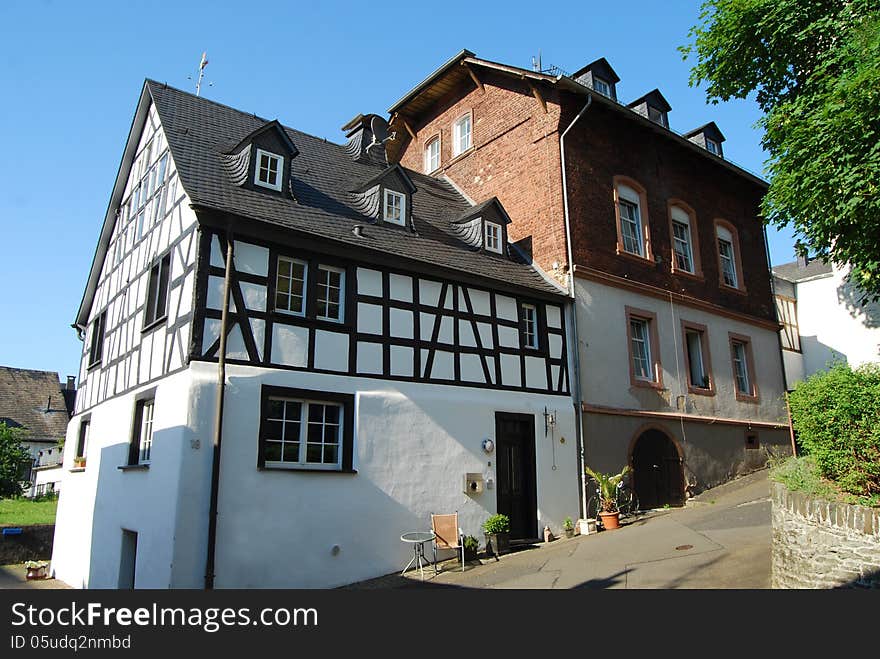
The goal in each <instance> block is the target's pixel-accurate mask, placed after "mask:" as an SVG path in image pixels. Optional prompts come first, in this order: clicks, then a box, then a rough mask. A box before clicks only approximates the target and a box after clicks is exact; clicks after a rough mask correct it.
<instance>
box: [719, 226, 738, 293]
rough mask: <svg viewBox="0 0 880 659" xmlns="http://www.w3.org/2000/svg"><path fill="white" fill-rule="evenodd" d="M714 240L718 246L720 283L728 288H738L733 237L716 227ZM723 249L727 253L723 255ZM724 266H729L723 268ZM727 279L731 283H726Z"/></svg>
mask: <svg viewBox="0 0 880 659" xmlns="http://www.w3.org/2000/svg"><path fill="white" fill-rule="evenodd" d="M715 240H716V241H717V245H718V261H719V263H720V265H721V281H722V283H723V284H724V285H725V286H728V287H730V288H739V272H737V270H736V245H735V243H734V239H733V235H732V234H731V233H730V232H729V231H728V230H727V229H725V228H724V227H720V226H719V227H716V229H715ZM725 247H726V248H727V250H729V253H725V251H726V250H725ZM725 265H727V266H729V269H728V268H725ZM728 275H729V278H730V279H731V280H732V282H733V283H730V282H729V281H728Z"/></svg>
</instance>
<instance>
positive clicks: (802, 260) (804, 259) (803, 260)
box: [797, 254, 810, 268]
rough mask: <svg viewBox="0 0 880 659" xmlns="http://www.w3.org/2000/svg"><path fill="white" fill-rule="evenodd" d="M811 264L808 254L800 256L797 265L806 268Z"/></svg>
mask: <svg viewBox="0 0 880 659" xmlns="http://www.w3.org/2000/svg"><path fill="white" fill-rule="evenodd" d="M809 263H810V257H809V256H808V255H807V254H798V257H797V264H798V267H799V268H806V267H807V265H809Z"/></svg>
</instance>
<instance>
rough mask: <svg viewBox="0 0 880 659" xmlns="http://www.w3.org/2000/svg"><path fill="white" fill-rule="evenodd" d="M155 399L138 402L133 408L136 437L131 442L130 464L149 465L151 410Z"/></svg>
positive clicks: (151, 443) (151, 429)
mask: <svg viewBox="0 0 880 659" xmlns="http://www.w3.org/2000/svg"><path fill="white" fill-rule="evenodd" d="M155 402H156V401H155V399H154V398H148V399H144V400H139V401H138V402H137V405H136V407H135V415H136V426H135V432H136V435H135V437H134V440H133V442H132V444H133V449H134V450H133V455H132V457H133V458H134V459H133V460H131V464H149V462H150V454H151V453H152V450H153V408H154V407H155Z"/></svg>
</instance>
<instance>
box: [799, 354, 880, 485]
mask: <svg viewBox="0 0 880 659" xmlns="http://www.w3.org/2000/svg"><path fill="white" fill-rule="evenodd" d="M789 406H790V408H791V418H792V425H793V426H794V429H795V431H796V432H797V436H798V443H799V444H800V446H801V448H802V449H803V451H804V452H805V453H806V454H807V455H809V456H811V458H813V459H814V460H815V464H816V466H817V467H818V470H819V474H820V475H821V476H824V477H825V478H828V479H830V480H832V481H834V482H835V483H836V484H837V485H839V486H840V488H841V489H842V490H844V491H845V492H849V493H851V494H855V495H859V496H867V497H871V496H873V495H876V494H878V493H880V365H878V364H867V365H864V366H862V367H859V368H857V369H852V368H850V367H849V366H848V365H847V364H836V365H834V366H833V367H832V368H831V369H830V370H828V371H825V372H820V373H816V374H815V375H813V376H811V377H810V378H808V379H807V380H805V381H803V382H800V383H798V385H797V386H796V387H795V389H794V391H792V392H791V393H790V394H789Z"/></svg>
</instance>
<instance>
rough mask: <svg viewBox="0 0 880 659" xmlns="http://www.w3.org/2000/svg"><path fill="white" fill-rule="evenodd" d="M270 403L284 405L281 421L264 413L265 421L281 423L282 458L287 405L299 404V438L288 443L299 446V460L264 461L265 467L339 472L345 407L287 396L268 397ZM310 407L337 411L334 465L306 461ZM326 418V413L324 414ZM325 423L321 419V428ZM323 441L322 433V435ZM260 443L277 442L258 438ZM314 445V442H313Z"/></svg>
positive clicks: (322, 453) (343, 441) (332, 402)
mask: <svg viewBox="0 0 880 659" xmlns="http://www.w3.org/2000/svg"><path fill="white" fill-rule="evenodd" d="M269 400H270V401H273V400H275V401H282V402H283V403H285V404H284V405H283V408H282V409H283V412H282V418H281V419H274V418H272V417H270V416H268V414H269V413H268V411H267V412H266V414H267V416H266V417H265V419H266V420H267V421H281V430H282V437H281V444H282V454H281V456H282V458H283V457H284V453H283V451H284V449H283V446H284V443H285V441H284V440H285V437H284V433H285V432H286V430H287V428H286V423H285V420H286V414H287V405H286V404H287V403H299V404H300V418H299V437H298V438H297V439H296V440H295V442H294V441H291V442H290V443H298V444H299V460H297V461H295V462H294V461H292V460H266V461H265V465H264V466H266V467H269V468H274V469H314V470H316V471H340V470H341V469H342V451H343V449H344V443H345V405H344V404H342V403H339V402H335V401H328V400H309V399H304V398H291V397H287V396H269ZM311 405H322V406H324V407H325V408H326V407H328V406H332V407H336V408H338V409H339V424H338V425H337V431H336V432H337V434H336V447H337V449H336V463H335V464H330V463H325V462H309V461H308V459H307V458H308V443H309V442H308V436H309V433H308V428H309V407H310V406H311ZM324 416H325V417H326V413H325V414H324ZM326 425H327V424H326V422H325V420H324V419H322V427H326ZM322 440H323V433H322ZM260 441H261V442H263V444H264V445H265V444H266V443H268V442H273V441H274V442H275V443H277V442H278V440H271V439H267V438H266V437H260ZM313 443H314V442H313ZM323 444H324V442H323V441H322V447H323ZM323 456H324V452H323V450H322V451H321V459H322V460H323Z"/></svg>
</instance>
